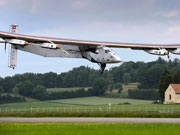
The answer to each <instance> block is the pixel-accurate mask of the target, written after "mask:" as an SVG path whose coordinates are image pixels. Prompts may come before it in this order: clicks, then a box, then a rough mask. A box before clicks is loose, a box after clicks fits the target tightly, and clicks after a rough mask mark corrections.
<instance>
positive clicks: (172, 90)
mask: <svg viewBox="0 0 180 135" xmlns="http://www.w3.org/2000/svg"><path fill="white" fill-rule="evenodd" d="M165 104H180V84H169V87H168V88H167V90H166V91H165Z"/></svg>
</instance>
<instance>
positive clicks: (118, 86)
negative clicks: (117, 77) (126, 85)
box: [115, 83, 123, 94]
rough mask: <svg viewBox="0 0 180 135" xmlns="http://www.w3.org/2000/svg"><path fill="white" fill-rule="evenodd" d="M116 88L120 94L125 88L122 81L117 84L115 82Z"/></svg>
mask: <svg viewBox="0 0 180 135" xmlns="http://www.w3.org/2000/svg"><path fill="white" fill-rule="evenodd" d="M115 88H116V89H118V93H119V94H120V93H121V91H122V90H123V88H122V83H116V84H115Z"/></svg>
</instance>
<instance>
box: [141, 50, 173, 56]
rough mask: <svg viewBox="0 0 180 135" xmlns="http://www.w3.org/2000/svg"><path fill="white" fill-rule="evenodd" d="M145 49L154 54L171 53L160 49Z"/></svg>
mask: <svg viewBox="0 0 180 135" xmlns="http://www.w3.org/2000/svg"><path fill="white" fill-rule="evenodd" d="M144 51H146V52H147V53H149V54H154V55H162V56H164V55H168V54H169V53H168V52H166V51H163V50H160V49H145V50H144Z"/></svg>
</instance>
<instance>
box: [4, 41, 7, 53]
mask: <svg viewBox="0 0 180 135" xmlns="http://www.w3.org/2000/svg"><path fill="white" fill-rule="evenodd" d="M6 48H7V43H6V42H5V46H4V50H5V52H6Z"/></svg>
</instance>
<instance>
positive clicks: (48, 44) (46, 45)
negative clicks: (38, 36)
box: [40, 43, 61, 49]
mask: <svg viewBox="0 0 180 135" xmlns="http://www.w3.org/2000/svg"><path fill="white" fill-rule="evenodd" d="M40 46H41V47H42V48H48V49H60V48H61V47H60V46H59V45H56V44H52V43H42V44H41V45H40Z"/></svg>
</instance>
